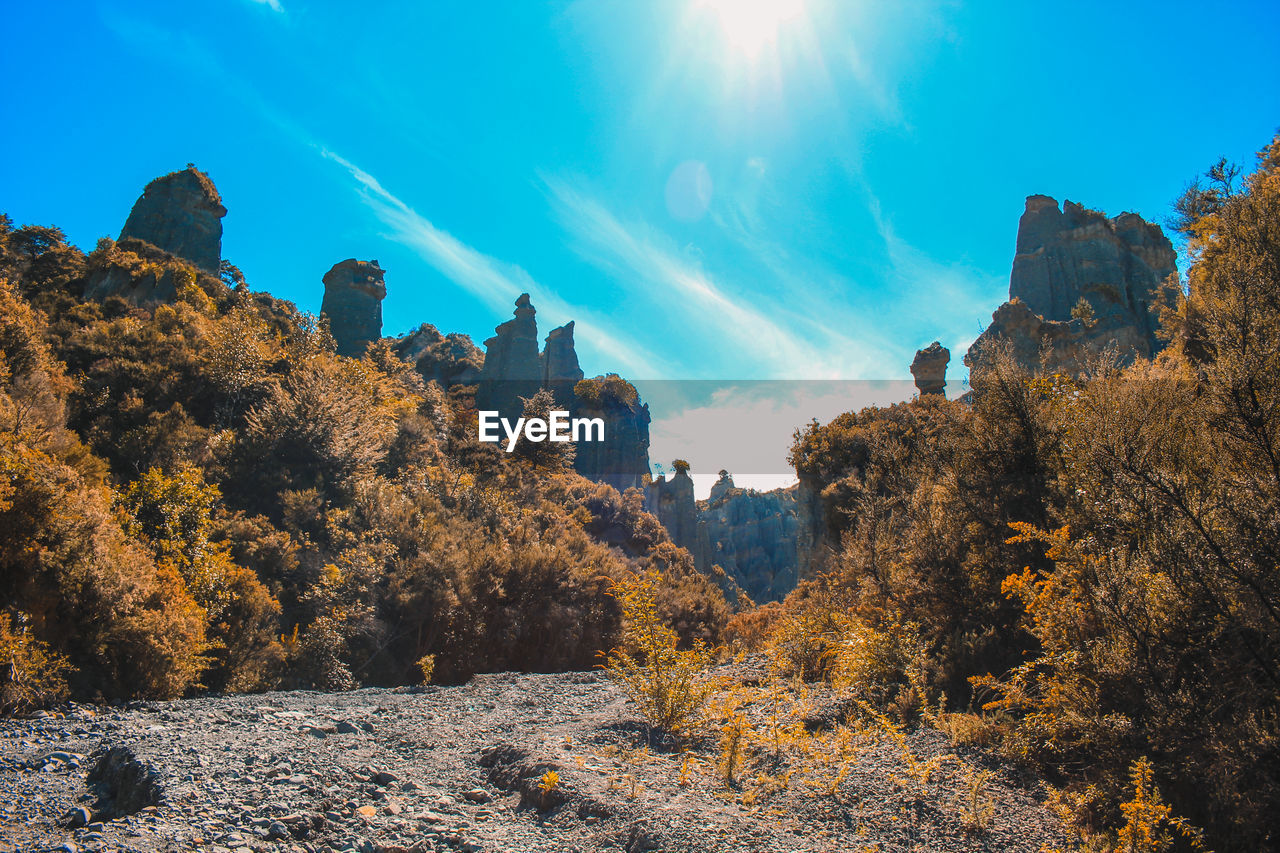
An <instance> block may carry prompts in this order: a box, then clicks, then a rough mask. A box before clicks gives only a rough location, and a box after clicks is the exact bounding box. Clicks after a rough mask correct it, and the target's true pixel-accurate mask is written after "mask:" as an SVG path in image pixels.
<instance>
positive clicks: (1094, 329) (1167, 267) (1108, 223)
mask: <svg viewBox="0 0 1280 853" xmlns="http://www.w3.org/2000/svg"><path fill="white" fill-rule="evenodd" d="M1176 272H1177V255H1176V253H1175V252H1174V250H1173V245H1172V244H1171V243H1170V242H1169V239H1168V238H1167V237H1165V235H1164V232H1163V231H1161V230H1160V226H1158V225H1153V224H1151V223H1149V222H1147V221H1146V220H1144V219H1143V218H1142V217H1140V216H1138V215H1137V214H1135V213H1122V214H1120V215H1119V216H1116V217H1114V218H1110V219H1109V218H1107V217H1106V215H1105V214H1102V213H1099V212H1098V211H1095V210H1090V209H1088V208H1085V207H1083V206H1081V205H1079V204H1076V203H1074V202H1071V201H1067V202H1064V204H1063V206H1062V209H1061V210H1059V208H1058V202H1057V201H1055V200H1054V199H1052V198H1050V197H1048V196H1044V195H1033V196H1029V197H1028V198H1027V202H1026V210H1025V211H1024V212H1023V214H1022V219H1021V220H1020V221H1019V223H1018V240H1017V249H1016V253H1015V255H1014V259H1013V271H1012V273H1011V275H1010V277H1009V302H1006V303H1005V304H1004V305H1002V306H1000V308H998V309H997V310H996V312H995V314H994V315H993V316H992V320H991V325H990V326H988V327H987V329H986V331H984V332H983V333H982V335H981V336H980V337H979V338H978V340H977V341H975V342H974V345H973V346H972V347H970V349H969V352H968V353H967V354H966V355H965V359H964V361H965V364H967V365H968V366H969V367H970V369H971V370H973V369H977V370H980V369H981V368H982V365H983V360H984V357H985V353H987V352H988V351H989V348H990V347H992V346H993V345H995V344H997V343H1000V342H1006V343H1007V345H1008V346H1010V348H1011V349H1012V352H1013V355H1014V357H1015V358H1016V359H1017V360H1018V362H1019V364H1021V365H1023V366H1024V367H1026V368H1028V369H1033V370H1039V369H1041V367H1042V366H1043V367H1044V368H1045V369H1047V370H1049V371H1051V372H1065V373H1079V372H1080V371H1081V370H1082V369H1083V368H1084V365H1085V361H1086V360H1087V359H1088V357H1089V356H1090V355H1092V354H1094V353H1098V352H1101V351H1102V350H1103V349H1104V348H1108V347H1110V348H1114V349H1115V350H1116V353H1117V355H1118V357H1119V358H1120V360H1121V361H1122V362H1123V361H1131V360H1132V359H1133V358H1135V357H1149V356H1151V355H1153V354H1154V353H1156V352H1157V351H1159V349H1160V347H1161V344H1160V341H1159V339H1158V337H1157V335H1156V329H1157V327H1158V323H1159V319H1158V316H1157V311H1156V309H1157V308H1158V306H1159V305H1160V304H1161V303H1162V300H1163V296H1162V292H1161V285H1162V284H1163V282H1164V281H1165V280H1166V279H1167V278H1168V277H1169V276H1171V275H1173V274H1175V273H1176ZM1042 363H1043V364H1042Z"/></svg>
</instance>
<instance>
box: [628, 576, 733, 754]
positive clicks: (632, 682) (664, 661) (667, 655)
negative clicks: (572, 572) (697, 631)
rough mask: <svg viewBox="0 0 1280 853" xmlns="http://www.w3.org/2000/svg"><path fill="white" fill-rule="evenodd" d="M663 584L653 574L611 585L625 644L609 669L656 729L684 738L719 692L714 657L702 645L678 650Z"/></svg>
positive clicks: (633, 577)
mask: <svg viewBox="0 0 1280 853" xmlns="http://www.w3.org/2000/svg"><path fill="white" fill-rule="evenodd" d="M662 581H663V579H662V576H661V575H660V574H658V573H657V572H653V571H650V572H647V573H645V574H640V575H630V576H628V577H624V578H623V579H621V580H618V581H614V582H612V583H611V586H610V588H609V593H610V595H612V596H613V597H614V598H615V599H616V600H617V602H618V605H619V607H620V608H621V610H622V616H623V627H622V645H621V646H620V647H619V648H616V649H614V650H613V651H612V652H611V653H610V654H609V657H608V660H607V663H606V665H605V669H606V671H607V672H608V673H609V675H610V676H611V677H612V678H613V679H614V680H615V681H616V682H618V684H619V685H620V686H621V687H622V689H623V691H624V692H625V693H626V694H627V695H628V696H629V697H631V699H632V700H633V701H634V702H635V703H636V704H637V705H638V706H639V707H640V712H641V713H642V714H643V715H644V717H645V719H646V720H648V722H649V724H650V725H651V726H653V727H654V728H656V729H659V730H660V731H664V732H669V733H672V734H679V735H683V734H687V733H688V732H689V731H690V730H692V729H693V728H694V727H695V726H696V725H697V724H698V723H699V722H700V721H701V715H702V711H703V709H704V707H705V706H706V704H707V701H708V699H710V698H711V695H712V693H713V692H714V690H715V682H714V681H713V680H712V678H711V677H710V675H709V674H708V672H707V670H708V668H709V667H710V665H711V662H712V652H711V649H710V648H708V647H707V645H706V644H705V643H703V642H702V641H700V640H697V641H695V642H694V644H693V648H690V649H684V650H681V649H677V648H676V645H677V641H678V637H677V635H676V632H675V631H674V630H672V629H671V628H670V627H669V626H668V625H666V624H665V623H664V622H663V621H662V619H661V618H660V616H659V615H658V603H657V595H658V589H659V587H660V585H661V584H662Z"/></svg>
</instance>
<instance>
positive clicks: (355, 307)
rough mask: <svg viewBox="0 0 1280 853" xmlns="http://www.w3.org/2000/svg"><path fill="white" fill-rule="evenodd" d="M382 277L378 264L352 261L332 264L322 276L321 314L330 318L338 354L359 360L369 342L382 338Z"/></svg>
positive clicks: (385, 292) (384, 288)
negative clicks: (322, 297)
mask: <svg viewBox="0 0 1280 853" xmlns="http://www.w3.org/2000/svg"><path fill="white" fill-rule="evenodd" d="M384 275H385V272H384V271H383V269H382V267H380V266H378V262H377V261H357V260H356V259H355V258H347V259H346V260H345V261H342V262H340V263H337V264H334V265H333V268H332V269H330V270H329V271H328V272H327V273H325V274H324V279H323V280H324V300H323V301H322V302H321V304H320V313H321V314H323V315H324V316H326V317H328V318H329V330H330V331H331V332H333V339H334V341H335V342H337V344H338V353H339V355H346V356H351V357H352V358H359V357H360V356H362V355H364V353H365V350H366V349H367V348H368V346H369V344H370V343H371V342H373V341H376V340H378V339H380V338H381V337H382V300H383V299H385V298H386V296H387V286H386V284H385V283H383V280H382V279H383V276H384Z"/></svg>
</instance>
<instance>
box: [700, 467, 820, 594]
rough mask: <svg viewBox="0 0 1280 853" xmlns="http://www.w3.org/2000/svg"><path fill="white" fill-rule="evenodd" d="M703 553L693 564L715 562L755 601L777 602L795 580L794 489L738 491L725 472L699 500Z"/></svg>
mask: <svg viewBox="0 0 1280 853" xmlns="http://www.w3.org/2000/svg"><path fill="white" fill-rule="evenodd" d="M698 521H699V524H700V530H699V532H698V539H699V540H700V541H705V542H706V543H707V544H706V548H707V552H706V553H704V554H699V553H695V555H694V558H695V562H698V560H699V558H700V559H701V561H702V562H703V563H704V564H706V565H707V566H708V567H710V566H720V567H721V568H722V569H724V571H725V572H727V573H728V575H729V577H730V578H732V579H733V581H734V582H735V583H736V584H737V585H738V586H739V587H740V588H741V589H742V590H743V591H744V592H746V594H747V595H749V596H750V597H751V600H752V601H755V602H756V603H757V604H761V603H764V602H766V601H781V600H782V599H783V598H786V596H787V593H789V592H791V590H793V589H795V587H796V584H797V583H798V582H799V566H800V563H799V552H798V550H797V545H798V541H797V537H798V534H799V523H798V517H797V505H796V487H795V486H792V487H791V488H787V489H774V490H772V491H768V492H757V491H755V490H754V489H739V488H737V487H736V486H734V484H733V478H732V477H731V476H729V474H728V472H725V471H721V472H720V480H718V481H717V482H716V484H715V485H714V486H712V487H711V495H710V496H709V497H708V498H707V500H705V501H700V502H699V504H698Z"/></svg>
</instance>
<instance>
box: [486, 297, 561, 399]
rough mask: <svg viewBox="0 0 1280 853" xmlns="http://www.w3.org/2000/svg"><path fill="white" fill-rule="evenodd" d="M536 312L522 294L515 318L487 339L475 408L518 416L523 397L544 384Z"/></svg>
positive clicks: (534, 391)
mask: <svg viewBox="0 0 1280 853" xmlns="http://www.w3.org/2000/svg"><path fill="white" fill-rule="evenodd" d="M537 313H538V312H537V311H536V310H535V309H534V307H533V304H532V303H531V302H530V301H529V294H527V293H522V294H520V298H519V299H517V300H516V310H515V317H514V318H512V319H510V320H508V321H506V322H505V323H502V324H500V325H499V326H498V327H497V328H495V329H494V330H493V331H494V336H493V337H491V338H489V339H488V340H487V341H485V342H484V368H483V369H482V370H481V371H480V384H479V387H477V388H476V409H478V410H482V411H497V412H500V413H501V414H502V416H503V417H518V416H519V415H520V413H521V412H522V411H523V410H524V404H523V403H521V402H520V400H521V398H525V399H527V398H529V397H532V396H533V395H534V394H536V393H538V389H540V388H541V387H542V361H541V359H540V357H539V355H538V321H537V320H536V319H535V315H536V314H537ZM575 360H576V356H575Z"/></svg>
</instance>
